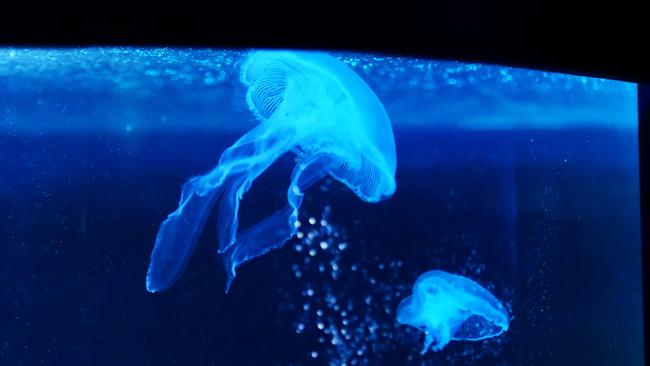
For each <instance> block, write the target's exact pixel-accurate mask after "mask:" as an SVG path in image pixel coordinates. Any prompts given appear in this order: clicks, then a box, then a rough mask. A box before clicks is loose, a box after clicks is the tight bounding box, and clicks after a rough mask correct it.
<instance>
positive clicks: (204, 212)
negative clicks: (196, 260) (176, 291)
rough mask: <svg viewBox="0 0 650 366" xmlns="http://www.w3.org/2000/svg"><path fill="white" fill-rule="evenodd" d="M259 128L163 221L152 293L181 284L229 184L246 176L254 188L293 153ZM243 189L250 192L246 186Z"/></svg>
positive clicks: (197, 181) (152, 266)
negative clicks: (263, 175)
mask: <svg viewBox="0 0 650 366" xmlns="http://www.w3.org/2000/svg"><path fill="white" fill-rule="evenodd" d="M259 127H261V126H257V127H256V128H254V129H252V130H251V131H249V132H248V133H247V134H245V135H244V136H242V137H241V138H240V139H239V140H238V141H237V142H236V143H235V144H234V145H233V146H231V147H230V148H228V149H227V150H226V151H224V153H223V154H222V155H221V158H220V160H219V164H218V165H217V166H216V167H215V168H213V169H212V170H211V171H210V172H208V173H206V174H204V175H201V176H196V177H193V178H191V179H190V180H188V181H187V182H186V183H185V184H184V185H183V187H182V189H181V199H180V201H179V204H178V207H177V208H176V210H175V211H174V212H172V213H171V214H169V216H167V219H165V221H163V223H162V224H161V225H160V228H159V230H158V235H157V236H156V242H155V244H154V248H153V251H152V252H151V259H150V263H149V269H148V271H147V278H146V286H147V290H148V291H150V292H158V291H162V290H165V289H167V288H169V287H170V286H171V285H172V284H173V283H174V282H176V280H178V278H179V277H180V275H181V273H182V272H183V271H184V270H185V267H186V266H187V263H188V261H189V258H190V257H191V256H192V254H193V253H194V250H195V248H196V244H197V242H198V237H199V234H200V233H201V231H202V230H203V227H204V226H205V221H206V219H207V216H208V213H209V211H210V209H211V208H212V207H213V206H214V204H215V202H216V200H217V199H218V198H219V196H220V195H221V193H222V192H223V191H224V187H225V186H226V185H225V183H226V182H228V181H230V180H232V179H236V180H237V179H241V178H239V177H240V176H242V174H244V173H246V174H248V176H245V175H244V176H245V177H246V179H247V180H248V183H247V184H248V186H250V183H252V181H253V180H254V179H255V178H256V177H257V176H258V175H259V174H261V172H262V171H264V170H265V169H266V168H268V166H270V165H271V164H272V163H273V161H275V160H276V159H277V158H278V157H279V156H281V155H283V154H284V153H286V152H287V151H289V150H290V148H291V145H290V144H289V143H287V142H286V141H284V140H282V139H272V138H269V136H268V134H269V129H268V128H262V129H259ZM273 133H279V131H273ZM257 149H263V152H261V153H260V152H256V151H255V150H257ZM242 172H243V173H242ZM240 188H243V189H248V188H247V187H246V186H245V185H244V186H240ZM230 191H231V189H230V188H229V189H228V192H230ZM235 214H236V212H235ZM235 220H236V215H235ZM226 224H228V222H226ZM229 225H232V223H230V224H229ZM224 226H226V225H224ZM234 230H235V231H236V223H235V225H234Z"/></svg>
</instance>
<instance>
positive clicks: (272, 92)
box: [0, 47, 644, 366]
mask: <svg viewBox="0 0 650 366" xmlns="http://www.w3.org/2000/svg"><path fill="white" fill-rule="evenodd" d="M637 125H638V117H637V86H636V84H633V83H629V82H622V81H615V80H607V79H600V78H592V77H586V76H579V75H568V74H560V73H552V72H545V71H539V70H530V69H524V68H516V67H507V66H499V65H488V64H481V63H468V62H457V61H450V60H428V59H421V58H414V57H402V56H397V55H381V54H367V53H361V52H356V53H355V52H339V51H315V50H262V49H260V50H243V49H242V50H222V49H208V48H196V49H190V48H135V47H89V48H15V47H12V48H10V47H5V48H0V207H1V208H2V212H3V215H2V218H1V219H0V239H1V245H0V282H1V283H2V284H3V286H2V287H0V365H36V364H45V365H341V366H349V365H612V364H617V365H642V364H643V363H644V353H643V352H644V350H643V309H642V297H643V296H642V286H641V237H640V226H641V224H640V217H639V213H640V193H639V167H638V140H637V137H638V136H637Z"/></svg>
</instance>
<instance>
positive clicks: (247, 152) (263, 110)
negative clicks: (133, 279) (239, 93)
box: [146, 51, 396, 292]
mask: <svg viewBox="0 0 650 366" xmlns="http://www.w3.org/2000/svg"><path fill="white" fill-rule="evenodd" d="M241 81H242V82H243V84H244V85H245V86H246V87H247V88H248V90H247V94H246V101H247V103H248V107H249V109H250V110H251V111H252V112H253V114H254V115H255V116H256V118H257V120H258V121H259V124H258V125H256V126H255V127H254V128H253V129H251V130H250V131H248V132H247V133H246V134H245V135H244V136H242V137H241V138H240V139H239V140H238V141H237V142H235V143H234V144H233V145H232V146H230V147H229V148H228V149H226V150H225V151H224V152H223V154H222V155H221V158H220V160H219V163H218V165H217V166H216V167H215V168H214V169H212V170H211V171H209V172H208V173H206V174H204V175H200V176H196V177H194V178H191V179H190V180H189V181H187V182H186V183H185V184H184V185H183V188H182V192H181V199H180V202H179V205H178V208H177V209H176V210H175V211H174V212H172V213H171V214H170V215H169V216H168V217H167V219H166V220H165V221H164V222H163V223H162V224H161V226H160V229H159V231H158V235H157V237H156V243H155V245H154V248H153V251H152V253H151V261H150V264H149V270H148V272H147V281H146V284H147V289H148V290H149V291H151V292H156V291H162V290H165V289H167V288H168V287H170V286H171V285H172V284H173V283H174V282H176V280H177V279H178V278H179V276H180V275H181V273H182V272H183V271H184V270H185V267H186V265H187V262H188V260H189V258H190V256H191V254H192V253H193V251H194V249H195V247H196V243H197V239H198V236H199V234H200V233H201V231H202V229H203V226H204V225H205V220H206V218H207V216H208V214H209V211H210V210H211V208H212V207H213V206H214V204H215V203H216V201H217V200H218V199H219V198H221V201H220V205H219V214H218V230H217V236H218V240H219V250H218V253H219V254H221V256H222V260H223V263H224V266H225V268H226V272H227V276H228V280H227V285H226V291H228V288H229V287H230V284H231V283H232V280H233V279H234V277H235V270H236V268H237V266H239V265H240V264H242V263H244V262H246V261H248V260H250V259H252V258H255V257H258V256H260V255H263V254H265V253H267V252H268V251H270V250H272V249H274V248H278V247H280V246H282V245H283V244H284V243H285V242H286V241H287V240H289V239H290V238H291V237H292V236H293V235H294V234H295V233H296V232H297V228H296V225H295V223H296V221H297V219H298V209H299V208H300V205H301V204H302V199H303V192H304V191H305V190H306V189H307V188H309V187H310V186H312V185H313V184H315V183H316V182H317V181H319V180H320V179H321V178H323V177H325V176H327V175H329V176H331V177H333V178H334V179H336V180H338V181H339V182H341V183H343V184H345V185H346V186H347V187H348V188H350V189H351V190H352V191H353V192H354V193H355V194H356V195H357V196H358V197H359V198H361V199H362V200H364V201H367V202H378V201H381V200H384V199H386V198H388V197H390V196H391V195H392V194H393V193H394V191H395V169H396V156H395V142H394V137H393V131H392V127H391V125H390V121H389V119H388V116H387V114H386V111H385V110H384V107H383V105H382V104H381V102H380V101H379V99H378V98H377V96H376V95H375V94H374V92H373V91H372V90H371V89H370V87H369V86H368V85H367V84H366V83H365V82H364V81H363V79H361V77H360V76H359V75H357V74H356V73H355V72H354V71H352V70H351V69H350V68H348V67H347V66H346V65H345V64H343V63H342V62H340V61H339V60H337V59H336V58H334V57H332V56H329V55H327V54H325V53H321V52H310V51H257V52H252V53H251V54H249V55H248V57H247V59H246V60H245V62H244V63H243V67H242V72H241ZM289 152H293V153H294V154H296V156H297V164H296V166H295V168H294V170H293V172H292V174H291V181H290V185H289V189H288V192H287V201H288V204H287V205H286V207H284V208H283V209H281V210H279V211H278V212H276V213H274V214H272V215H270V216H269V217H267V218H265V219H264V220H262V221H261V222H259V223H258V224H256V225H253V226H252V227H250V228H248V229H246V230H243V231H241V232H238V220H237V216H238V210H239V201H240V200H241V198H242V196H243V195H244V194H245V193H246V192H247V191H248V189H249V188H250V187H251V185H252V183H253V181H254V180H255V179H256V178H257V177H258V176H260V174H262V173H263V172H264V171H265V170H266V169H267V168H269V166H271V165H272V164H273V162H274V161H276V160H277V159H278V158H279V157H280V156H282V155H284V154H285V153H289Z"/></svg>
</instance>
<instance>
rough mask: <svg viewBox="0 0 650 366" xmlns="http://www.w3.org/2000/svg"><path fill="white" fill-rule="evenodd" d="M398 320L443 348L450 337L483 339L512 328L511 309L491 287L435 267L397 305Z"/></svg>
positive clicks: (435, 347)
mask: <svg viewBox="0 0 650 366" xmlns="http://www.w3.org/2000/svg"><path fill="white" fill-rule="evenodd" d="M397 321H398V322H399V323H401V324H406V325H410V326H412V327H415V328H419V329H421V330H423V331H424V334H425V339H424V348H423V349H422V352H421V353H422V354H424V353H426V352H427V350H428V349H429V348H431V350H433V351H440V350H441V349H443V348H444V347H445V346H446V345H447V343H449V341H452V340H465V341H479V340H483V339H487V338H492V337H496V336H498V335H500V334H501V333H503V332H505V331H507V330H508V326H509V323H510V318H509V316H508V312H507V311H506V309H505V308H504V307H503V305H501V303H500V302H499V300H497V299H496V298H495V297H494V296H493V295H492V294H491V293H490V292H489V291H488V290H486V289H485V288H483V287H481V285H479V284H478V283H476V282H474V281H472V280H470V279H468V278H465V277H463V276H459V275H454V274H450V273H446V272H443V271H440V270H433V271H429V272H426V273H424V274H422V275H421V276H420V277H418V279H417V280H416V281H415V284H414V285H413V294H412V295H411V296H409V297H407V298H406V299H404V300H402V302H401V303H400V304H399V306H398V308H397Z"/></svg>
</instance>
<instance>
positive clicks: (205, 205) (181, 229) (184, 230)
mask: <svg viewBox="0 0 650 366" xmlns="http://www.w3.org/2000/svg"><path fill="white" fill-rule="evenodd" d="M202 184H203V183H202V178H201V177H198V178H192V179H191V180H189V181H188V182H187V183H185V184H184V185H183V189H182V192H183V193H182V195H181V202H180V204H179V206H178V208H177V209H176V211H174V212H173V213H171V214H170V215H169V216H168V217H167V219H166V220H165V221H164V222H163V223H162V224H161V225H160V229H159V230H158V235H157V236H156V244H155V245H154V248H153V251H152V252H151V260H150V262H149V269H148V271H147V281H146V284H147V290H148V291H149V292H158V291H163V290H166V289H167V288H169V286H171V285H172V284H173V283H174V282H176V280H178V278H179V277H180V275H181V273H182V272H183V271H184V270H185V267H186V266H187V262H188V261H189V258H190V256H191V255H192V253H193V252H194V248H195V247H196V242H197V239H198V236H199V234H200V232H201V230H202V229H203V226H204V225H205V220H206V218H207V216H208V212H209V210H210V208H212V206H213V205H214V201H215V200H216V199H217V197H218V195H219V189H214V190H210V191H207V192H205V193H204V194H198V193H197V190H199V189H197V185H198V186H200V185H202ZM200 190H203V188H202V187H201V188H200Z"/></svg>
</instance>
